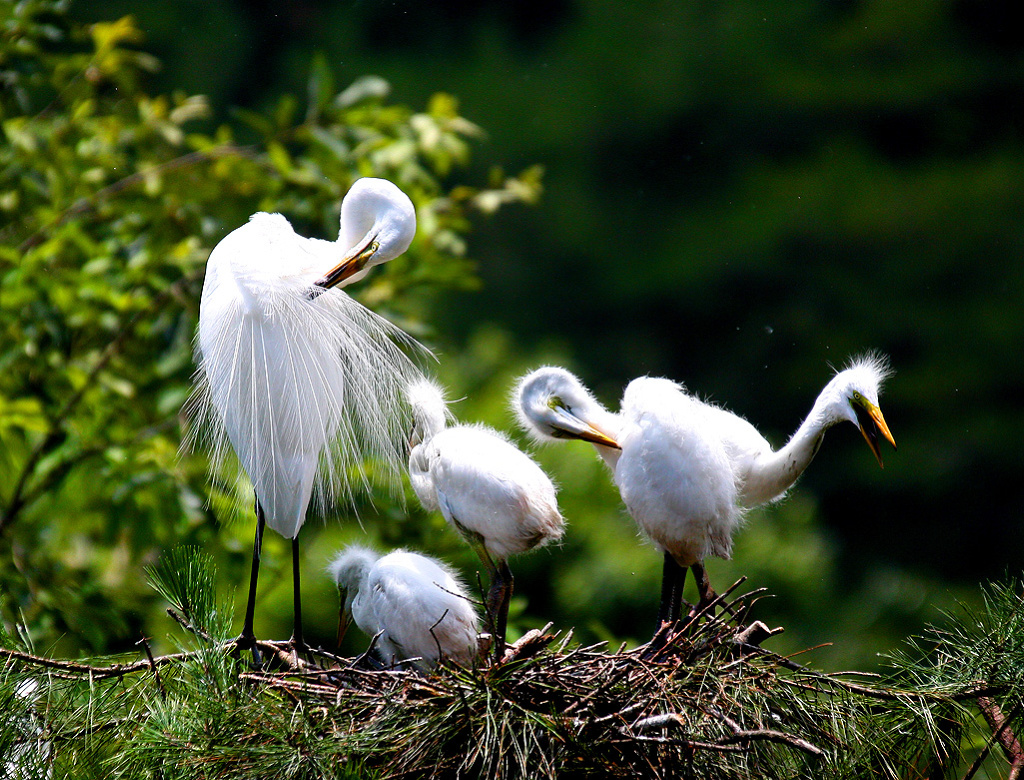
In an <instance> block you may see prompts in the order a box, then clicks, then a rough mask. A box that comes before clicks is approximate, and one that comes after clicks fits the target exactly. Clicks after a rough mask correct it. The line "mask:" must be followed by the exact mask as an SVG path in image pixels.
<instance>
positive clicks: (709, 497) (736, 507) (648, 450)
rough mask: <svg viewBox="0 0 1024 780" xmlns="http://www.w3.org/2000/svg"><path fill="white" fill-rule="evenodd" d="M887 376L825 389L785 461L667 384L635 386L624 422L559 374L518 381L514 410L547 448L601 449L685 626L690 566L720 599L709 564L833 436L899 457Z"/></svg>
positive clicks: (703, 589)
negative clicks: (889, 420) (846, 434)
mask: <svg viewBox="0 0 1024 780" xmlns="http://www.w3.org/2000/svg"><path fill="white" fill-rule="evenodd" d="M888 375H889V369H888V364H887V363H886V362H885V360H884V359H882V358H879V357H877V356H873V355H869V356H866V357H862V358H858V359H856V360H854V361H852V362H851V364H850V365H849V367H848V368H846V369H845V370H843V371H840V372H839V373H838V374H837V375H836V376H835V377H833V379H832V380H831V381H830V382H829V383H828V384H827V385H826V387H825V389H824V390H823V391H822V392H821V394H820V395H819V396H818V399H817V401H816V402H815V404H814V406H813V408H812V410H811V413H810V415H808V417H807V419H806V420H804V422H803V424H802V425H801V426H800V427H799V428H798V430H797V432H796V433H795V434H794V435H793V436H792V437H791V438H790V440H789V443H787V444H786V446H785V447H783V448H781V449H780V450H779V451H778V452H775V451H773V450H772V448H771V445H770V444H768V442H767V441H766V440H765V439H764V437H762V436H761V435H760V434H759V433H758V432H757V430H756V429H755V428H754V427H753V426H752V425H751V424H750V423H748V422H747V421H746V420H744V419H743V418H741V417H738V416H737V415H734V414H732V413H731V412H728V411H726V410H724V409H721V408H719V407H717V406H714V405H712V404H708V403H705V402H703V401H700V400H698V399H696V398H694V397H693V396H690V395H688V394H687V393H686V392H685V391H684V390H683V388H682V387H681V386H680V385H676V384H675V383H672V382H669V381H668V380H663V379H650V378H646V377H644V378H640V379H635V380H633V381H632V382H630V384H629V385H628V386H627V388H626V392H625V395H624V396H623V400H622V409H621V411H620V413H619V414H612V413H611V412H609V411H607V410H606V409H605V408H604V407H602V406H601V405H600V404H599V403H598V402H597V401H596V400H595V399H594V397H593V396H592V395H591V394H590V392H589V391H588V390H587V389H586V388H585V387H584V386H583V384H582V383H581V382H580V381H579V380H578V379H577V378H576V377H575V376H573V375H572V374H571V373H569V372H568V371H566V370H564V369H561V368H557V367H551V366H549V367H544V368H540V369H537V370H536V371H534V372H532V373H531V374H528V375H527V376H526V377H524V378H523V379H522V380H521V381H520V382H519V384H518V387H517V390H516V398H515V402H514V406H515V408H516V411H517V414H518V416H519V420H520V423H521V425H522V426H523V427H524V428H525V429H526V430H527V431H529V432H530V433H531V434H532V435H533V436H534V437H535V438H537V439H538V440H541V441H544V440H549V439H564V438H577V439H583V440H585V441H590V442H591V443H593V444H594V445H595V447H596V449H597V451H598V453H599V454H600V455H601V457H602V458H603V459H604V461H605V462H606V463H607V464H608V466H609V467H610V468H611V470H612V472H613V475H614V478H615V482H616V484H617V486H618V487H619V492H620V493H621V495H622V499H623V501H624V503H625V504H626V507H627V509H628V510H629V512H630V514H631V515H632V516H633V518H634V520H636V522H637V524H638V525H639V526H640V528H641V529H642V530H643V531H644V532H645V533H646V534H647V535H648V536H649V537H650V538H651V539H652V540H653V541H654V542H655V544H656V545H657V546H658V547H659V548H660V549H662V550H663V551H664V552H665V569H664V575H663V580H662V605H661V609H660V611H659V618H660V620H659V625H660V623H661V622H662V621H663V620H669V621H674V620H676V619H677V618H678V609H679V606H678V604H679V599H680V595H681V591H682V584H683V578H684V577H685V569H683V568H681V567H685V566H689V567H690V568H691V569H692V570H693V573H694V577H695V578H696V580H697V587H698V591H699V593H700V599H701V606H704V605H706V604H707V603H708V602H709V601H710V600H712V599H713V598H714V591H713V590H712V589H711V587H710V583H709V582H708V579H707V572H706V571H705V569H704V567H703V563H702V561H703V559H704V557H706V556H707V555H717V556H719V557H723V558H728V557H729V556H730V554H731V551H732V533H733V531H734V530H735V529H736V527H737V525H738V523H739V520H740V518H741V511H742V509H743V508H746V507H751V506H755V505H757V504H761V503H764V502H766V501H771V500H773V499H776V498H779V497H781V496H782V495H783V494H784V493H785V492H786V490H788V489H789V488H790V487H791V486H792V485H793V483H794V482H795V481H796V480H797V478H798V477H799V476H800V474H801V473H803V471H804V469H806V468H807V465H808V464H809V463H810V461H811V459H812V458H813V457H814V454H815V452H816V451H817V449H818V447H819V446H820V444H821V441H822V438H823V437H824V435H825V431H826V430H827V429H828V428H829V427H831V426H832V425H834V424H836V423H838V422H842V421H844V420H848V421H850V422H853V423H855V424H856V425H857V426H858V427H859V428H860V430H861V432H862V433H863V434H864V438H865V439H866V440H867V442H868V444H869V445H870V447H871V450H872V452H873V453H874V454H875V457H876V458H878V461H879V464H881V454H880V452H879V445H878V437H879V436H882V437H884V438H885V439H886V440H887V441H889V442H890V443H891V444H892V445H893V446H894V447H895V441H894V440H893V437H892V434H891V433H890V432H889V428H888V426H887V425H886V423H885V418H884V417H883V416H882V413H881V411H880V410H879V408H878V392H879V389H880V386H881V383H882V382H883V381H884V380H885V378H886V377H887V376H888ZM616 445H617V446H618V447H620V448H621V450H620V449H616ZM666 600H668V601H669V603H666Z"/></svg>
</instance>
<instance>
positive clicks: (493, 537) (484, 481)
mask: <svg viewBox="0 0 1024 780" xmlns="http://www.w3.org/2000/svg"><path fill="white" fill-rule="evenodd" d="M408 397H409V402H410V405H411V406H412V415H413V428H412V437H411V441H410V444H411V445H412V451H411V452H410V455H409V476H410V480H411V482H412V487H413V490H414V491H415V492H416V495H417V496H418V497H419V499H420V502H421V503H422V504H423V507H424V508H425V509H427V510H428V511H435V510H439V511H440V512H441V514H442V515H444V518H445V520H447V521H448V522H449V523H450V524H451V525H452V526H454V527H455V529H456V530H458V531H459V533H460V534H461V535H462V536H463V538H465V539H466V541H467V542H468V543H469V544H470V545H471V546H472V547H473V549H474V550H475V551H476V553H477V554H478V555H479V556H480V559H481V560H482V561H483V563H484V565H485V566H486V567H487V570H488V573H489V574H490V576H491V587H490V590H489V591H488V594H487V601H486V607H487V619H488V622H489V624H490V625H489V628H490V630H491V633H492V635H493V642H494V655H495V658H496V659H501V658H502V656H503V654H504V645H505V626H506V621H507V618H508V602H509V598H510V597H511V595H512V586H513V578H512V573H511V571H510V570H509V568H508V564H507V563H506V561H507V559H508V557H509V556H510V555H515V554H516V553H521V552H526V551H527V550H531V549H533V548H534V547H537V546H539V545H542V544H544V543H546V542H549V541H551V540H554V539H559V538H561V536H562V531H563V528H564V522H565V521H564V520H563V519H562V515H561V514H560V513H559V511H558V503H557V500H556V498H555V487H554V485H553V484H552V483H551V480H550V479H549V478H548V476H547V475H546V474H545V473H544V472H543V471H542V470H541V468H540V466H538V465H537V464H536V463H535V462H534V461H533V460H532V459H531V458H530V457H529V456H528V455H526V454H524V453H523V452H522V451H521V450H519V449H518V448H516V447H515V446H514V445H512V444H511V443H510V442H509V441H508V439H506V438H505V437H504V436H503V435H501V434H500V433H498V432H497V431H493V430H491V429H489V428H486V427H484V426H481V425H454V426H450V427H445V422H446V420H447V417H448V407H447V405H446V404H445V400H444V392H443V391H442V390H441V388H440V387H438V386H437V385H436V384H434V383H432V382H429V381H427V380H421V381H418V382H415V383H413V384H411V385H410V386H409V389H408Z"/></svg>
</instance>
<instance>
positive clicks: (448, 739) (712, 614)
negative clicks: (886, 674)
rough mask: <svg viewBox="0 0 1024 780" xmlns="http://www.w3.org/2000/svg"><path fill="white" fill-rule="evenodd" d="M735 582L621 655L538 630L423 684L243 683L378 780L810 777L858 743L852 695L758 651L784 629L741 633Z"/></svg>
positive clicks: (309, 673) (372, 675)
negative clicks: (308, 717)
mask: <svg viewBox="0 0 1024 780" xmlns="http://www.w3.org/2000/svg"><path fill="white" fill-rule="evenodd" d="M741 582H742V580H741V581H740V582H737V583H736V585H734V586H733V587H732V588H730V590H729V591H727V592H726V593H725V594H723V595H722V596H720V597H719V599H718V600H717V601H716V602H715V603H713V604H711V605H710V606H709V607H708V608H707V609H705V610H704V611H702V612H700V613H693V612H691V614H690V615H689V617H688V618H687V619H686V620H684V621H682V623H681V624H680V625H679V626H677V627H676V628H674V629H672V628H670V627H669V626H667V625H665V626H663V628H662V631H661V632H659V634H658V635H657V636H655V637H654V639H653V640H652V641H651V642H650V643H648V644H646V645H643V646H641V647H638V648H635V649H632V650H628V651H627V650H626V649H625V646H623V647H620V648H619V649H618V651H616V652H609V651H608V649H607V647H606V646H605V644H604V643H601V644H597V645H593V646H589V647H580V646H578V645H574V644H573V643H572V632H571V631H569V632H567V633H564V634H560V633H557V632H554V633H553V632H551V631H550V626H547V627H545V629H544V630H541V631H537V630H533V631H530V632H528V633H527V634H526V635H525V636H523V637H522V638H521V639H520V640H519V641H517V642H516V643H514V644H512V645H510V646H509V647H508V648H507V649H506V652H505V656H504V658H503V660H502V661H501V662H499V663H495V664H490V663H487V662H481V663H480V664H479V665H478V666H477V667H476V668H471V669H467V668H460V667H458V666H454V665H450V664H445V663H442V665H441V666H440V667H439V668H438V669H437V670H436V671H435V672H434V673H432V674H429V675H425V674H422V673H420V672H417V671H414V670H412V669H399V668H393V669H383V670H381V669H370V668H366V664H365V659H366V654H364V656H362V657H360V658H358V659H354V660H353V659H345V658H340V657H336V656H333V655H331V654H330V653H325V652H322V651H317V652H316V653H315V656H314V657H315V658H316V659H317V663H315V664H313V663H309V662H305V661H302V660H300V659H298V658H297V657H296V656H295V655H294V653H291V652H290V651H289V649H288V647H287V645H286V644H284V643H262V644H263V645H264V649H265V650H268V651H272V652H274V653H275V654H276V657H277V659H278V662H279V665H280V667H281V668H278V669H275V670H273V671H267V670H259V671H247V672H244V673H243V674H242V676H243V678H244V679H246V680H249V681H251V682H252V683H255V684H258V685H260V686H265V687H267V688H269V689H273V690H276V691H279V692H280V693H282V694H284V695H285V696H286V697H291V698H294V699H295V700H296V701H301V702H304V703H305V705H306V706H307V708H312V710H313V711H315V713H316V717H318V718H320V719H322V728H323V729H324V731H325V733H326V734H329V736H330V738H331V739H334V740H337V742H338V747H339V749H340V753H341V754H343V755H345V756H346V757H348V758H349V759H350V760H352V761H353V762H358V763H359V765H362V766H365V767H366V768H370V769H373V770H374V771H375V772H378V773H380V774H381V775H382V776H385V777H392V778H404V777H444V778H448V777H453V778H457V777H473V778H476V777H574V776H588V777H589V776H594V774H595V773H600V775H599V776H605V777H636V776H640V777H669V776H672V777H691V776H692V777H708V776H713V777H723V778H724V777H751V776H757V777H763V778H767V777H800V776H808V774H813V775H817V774H819V771H820V770H822V769H824V768H825V767H827V766H828V765H829V764H832V763H834V762H835V759H836V757H837V756H839V755H841V754H842V753H843V751H844V750H845V749H846V748H847V747H849V746H850V745H852V744H855V743H856V741H857V740H860V739H862V735H858V734H856V733H852V732H853V731H855V724H856V722H857V719H856V718H852V717H847V716H846V715H844V714H842V713H843V711H844V710H843V708H844V704H845V703H846V702H848V701H849V699H850V696H851V694H852V693H853V692H855V690H856V689H858V688H860V686H858V685H856V684H851V683H846V682H841V681H839V680H837V679H836V678H834V677H831V676H826V675H823V674H820V673H817V672H814V671H812V670H810V669H807V668H805V667H803V666H801V665H799V664H796V663H794V662H793V661H792V660H790V659H788V658H785V657H782V656H780V655H777V654H775V653H773V652H771V651H769V650H765V649H763V648H762V647H761V644H762V643H763V642H764V641H765V640H767V639H769V638H770V637H771V636H773V635H775V634H777V633H779V632H781V631H782V629H775V630H770V629H769V628H768V627H766V626H765V625H764V624H763V623H760V622H752V623H749V624H745V623H744V622H743V616H744V615H746V614H747V613H748V611H749V606H750V605H751V604H752V603H753V601H754V600H755V597H756V596H757V595H758V594H759V593H760V592H761V591H755V592H752V593H747V594H743V595H741V596H739V597H737V598H735V599H733V600H732V601H727V599H728V597H729V596H730V595H731V593H732V592H733V591H734V590H735V589H736V588H737V586H738V585H739V584H740V583H741ZM369 652H370V651H367V653H369ZM321 662H322V663H321ZM863 690H868V689H866V688H864V689H863ZM823 705H825V707H824V712H825V713H828V714H827V715H823ZM837 713H838V714H837Z"/></svg>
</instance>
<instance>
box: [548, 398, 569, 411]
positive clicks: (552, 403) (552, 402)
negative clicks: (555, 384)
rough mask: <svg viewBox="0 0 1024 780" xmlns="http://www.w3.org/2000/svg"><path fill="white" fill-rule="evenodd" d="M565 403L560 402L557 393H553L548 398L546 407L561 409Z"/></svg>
mask: <svg viewBox="0 0 1024 780" xmlns="http://www.w3.org/2000/svg"><path fill="white" fill-rule="evenodd" d="M563 406H565V404H563V403H562V399H561V398H559V397H558V396H557V395H553V396H551V397H550V398H549V399H548V409H561V408H562V407H563Z"/></svg>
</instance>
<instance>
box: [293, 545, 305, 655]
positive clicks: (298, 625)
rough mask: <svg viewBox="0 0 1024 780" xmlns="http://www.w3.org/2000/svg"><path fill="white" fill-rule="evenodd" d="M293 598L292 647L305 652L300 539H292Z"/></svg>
mask: <svg viewBox="0 0 1024 780" xmlns="http://www.w3.org/2000/svg"><path fill="white" fill-rule="evenodd" d="M292 598H293V600H294V605H293V610H294V615H295V628H294V630H293V631H292V647H294V648H295V650H296V652H298V651H301V650H305V649H306V643H305V642H304V641H303V639H302V588H300V587H299V537H298V535H296V536H295V538H294V539H292Z"/></svg>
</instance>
